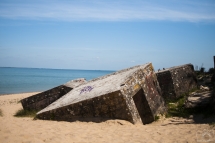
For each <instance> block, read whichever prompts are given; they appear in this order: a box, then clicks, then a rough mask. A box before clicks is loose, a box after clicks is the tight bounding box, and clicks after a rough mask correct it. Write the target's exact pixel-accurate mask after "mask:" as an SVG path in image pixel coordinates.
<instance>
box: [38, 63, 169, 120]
mask: <svg viewBox="0 0 215 143" xmlns="http://www.w3.org/2000/svg"><path fill="white" fill-rule="evenodd" d="M160 92H161V91H160V87H159V84H158V82H157V78H156V75H155V73H154V69H153V67H152V64H151V63H148V64H145V65H140V66H135V67H131V68H129V69H125V70H121V71H118V72H114V73H112V74H109V75H106V76H103V77H100V78H97V79H93V80H91V81H89V82H87V83H85V84H82V85H80V86H78V87H76V88H74V89H73V90H72V91H70V92H69V93H67V94H66V95H65V96H63V97H61V98H60V99H58V100H57V101H55V102H54V103H52V104H51V105H49V106H48V107H46V108H45V109H43V110H41V111H40V112H38V113H37V118H39V119H44V120H64V121H75V120H79V121H87V120H88V121H102V120H106V119H123V120H127V121H130V122H132V123H134V124H136V123H143V124H147V123H151V122H153V121H154V119H155V116H156V115H157V114H160V113H163V112H164V111H165V107H164V101H163V99H162V97H161V95H160Z"/></svg>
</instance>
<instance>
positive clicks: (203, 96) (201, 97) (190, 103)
mask: <svg viewBox="0 0 215 143" xmlns="http://www.w3.org/2000/svg"><path fill="white" fill-rule="evenodd" d="M212 99H213V92H212V91H206V92H201V93H195V92H194V93H192V94H190V95H189V96H188V97H187V99H186V101H185V107H186V108H196V107H204V106H208V105H210V103H211V101H212Z"/></svg>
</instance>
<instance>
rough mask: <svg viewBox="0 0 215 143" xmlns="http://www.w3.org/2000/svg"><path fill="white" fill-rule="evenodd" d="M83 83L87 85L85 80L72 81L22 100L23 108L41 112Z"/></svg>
mask: <svg viewBox="0 0 215 143" xmlns="http://www.w3.org/2000/svg"><path fill="white" fill-rule="evenodd" d="M83 83H86V80H85V79H84V78H80V79H75V80H71V81H69V82H67V83H65V84H63V85H60V86H57V87H54V88H52V89H50V90H47V91H44V92H42V93H39V94H36V95H33V96H30V97H27V98H24V99H22V100H21V103H22V107H23V108H24V109H25V110H41V109H43V108H45V107H47V106H48V105H49V104H51V103H53V102H54V101H56V100H57V99H59V98H60V97H62V96H63V95H65V94H67V93H68V92H69V91H71V90H72V89H73V88H75V87H77V86H79V85H81V84H83Z"/></svg>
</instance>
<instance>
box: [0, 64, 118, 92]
mask: <svg viewBox="0 0 215 143" xmlns="http://www.w3.org/2000/svg"><path fill="white" fill-rule="evenodd" d="M112 72H115V71H111V70H79V69H49V68H24V67H0V95H3V94H15V93H26V92H42V91H46V90H49V89H51V88H53V87H56V86H59V85H61V84H64V83H66V82H68V81H70V80H73V79H77V78H85V79H86V80H87V81H89V80H92V79H94V78H98V77H101V76H104V75H107V74H110V73H112Z"/></svg>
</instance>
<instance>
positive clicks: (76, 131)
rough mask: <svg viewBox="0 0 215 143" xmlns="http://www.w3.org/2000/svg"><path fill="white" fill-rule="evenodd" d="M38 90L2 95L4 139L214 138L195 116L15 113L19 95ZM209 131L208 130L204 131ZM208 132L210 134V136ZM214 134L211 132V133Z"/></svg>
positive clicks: (139, 141)
mask: <svg viewBox="0 0 215 143" xmlns="http://www.w3.org/2000/svg"><path fill="white" fill-rule="evenodd" d="M34 94H36V93H22V94H11V95H1V96H0V109H1V111H2V113H3V116H0V125H1V126H0V142H1V143H14V142H15V143H67V142H69V143H95V142H96V143H110V142H111V143H113V142H114V143H115V142H116V143H125V142H128V143H158V142H159V143H182V142H184V143H185V142H189V143H194V142H203V141H207V142H215V127H214V125H209V124H207V123H206V120H207V119H205V122H204V120H202V123H197V122H196V121H195V120H193V118H190V119H183V118H178V117H173V118H167V119H166V118H161V119H159V120H158V121H156V122H153V123H151V124H147V125H133V124H131V123H130V122H127V121H124V120H108V121H105V122H102V123H94V122H80V121H76V122H64V121H61V122H58V121H44V120H33V118H29V117H14V116H13V115H14V114H15V113H16V112H17V111H18V110H19V109H22V105H21V103H20V102H19V101H20V99H23V98H25V97H28V96H31V95H34ZM204 133H206V134H204ZM207 135H209V137H208V136H207ZM210 135H211V136H210Z"/></svg>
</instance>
